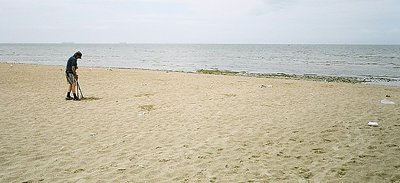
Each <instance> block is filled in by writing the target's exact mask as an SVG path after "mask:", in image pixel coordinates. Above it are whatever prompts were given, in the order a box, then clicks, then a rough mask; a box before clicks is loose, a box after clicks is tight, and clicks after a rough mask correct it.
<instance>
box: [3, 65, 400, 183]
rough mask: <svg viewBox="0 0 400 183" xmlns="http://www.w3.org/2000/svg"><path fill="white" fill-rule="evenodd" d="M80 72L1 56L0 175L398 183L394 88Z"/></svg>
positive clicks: (399, 113) (399, 130) (398, 93)
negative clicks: (74, 77)
mask: <svg viewBox="0 0 400 183" xmlns="http://www.w3.org/2000/svg"><path fill="white" fill-rule="evenodd" d="M78 74H79V76H80V77H79V78H80V79H79V80H80V82H79V83H80V86H81V89H82V92H83V94H84V96H85V97H86V99H85V100H81V101H66V100H65V93H66V89H67V82H66V79H65V76H64V66H44V65H27V64H13V65H11V64H5V63H3V64H0V100H1V103H0V108H1V113H0V129H1V131H0V144H1V149H0V182H400V108H399V104H400V87H390V86H378V85H365V84H349V83H327V82H322V81H305V80H288V79H272V78H255V77H244V76H222V75H206V74H196V73H179V72H166V71H148V70H136V69H107V68H88V67H81V68H79V69H78ZM382 100H383V101H382ZM385 101H386V102H385ZM387 101H391V102H393V103H394V104H393V103H392V104H385V103H387ZM382 102H383V103H382ZM369 121H374V122H377V123H378V124H379V125H378V127H372V126H368V122H369Z"/></svg>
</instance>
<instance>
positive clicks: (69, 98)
mask: <svg viewBox="0 0 400 183" xmlns="http://www.w3.org/2000/svg"><path fill="white" fill-rule="evenodd" d="M72 99H74V98H72V97H70V96H69V95H68V96H67V97H65V100H72Z"/></svg>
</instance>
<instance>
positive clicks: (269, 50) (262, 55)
mask: <svg viewBox="0 0 400 183" xmlns="http://www.w3.org/2000/svg"><path fill="white" fill-rule="evenodd" d="M78 50H80V51H81V52H82V53H83V57H82V60H79V61H78V65H79V66H89V67H119V68H142V69H157V70H174V71H186V72H191V71H196V70H198V69H220V70H231V71H245V72H250V73H286V74H298V75H303V74H315V75H323V76H347V77H359V78H367V79H371V80H380V79H383V80H381V81H384V83H386V84H388V85H400V45H286V44H285V45H264V44H254V45H252V44H0V62H2V63H29V64H46V65H65V64H66V61H67V59H68V58H69V57H70V56H72V55H73V53H75V52H76V51H78ZM379 78H380V79H379ZM388 80H390V82H388ZM381 83H382V82H381Z"/></svg>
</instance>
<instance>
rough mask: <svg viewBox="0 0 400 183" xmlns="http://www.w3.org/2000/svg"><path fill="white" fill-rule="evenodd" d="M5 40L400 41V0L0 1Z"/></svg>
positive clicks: (1, 32) (0, 36)
mask: <svg viewBox="0 0 400 183" xmlns="http://www.w3.org/2000/svg"><path fill="white" fill-rule="evenodd" d="M0 25H1V29H0V43H9V42H11V43H14V42H18V43H58V42H76V43H119V42H127V43H228V44H229V43H264V44H276V43H284V44H290V43H295V44H307V43H328V44H338V43H339V44H400V0H0Z"/></svg>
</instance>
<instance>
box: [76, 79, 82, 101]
mask: <svg viewBox="0 0 400 183" xmlns="http://www.w3.org/2000/svg"><path fill="white" fill-rule="evenodd" d="M76 85H77V86H78V90H79V92H80V93H81V98H83V93H82V90H81V87H80V86H79V82H78V81H76Z"/></svg>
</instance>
